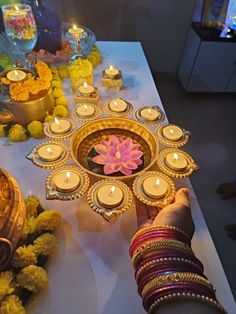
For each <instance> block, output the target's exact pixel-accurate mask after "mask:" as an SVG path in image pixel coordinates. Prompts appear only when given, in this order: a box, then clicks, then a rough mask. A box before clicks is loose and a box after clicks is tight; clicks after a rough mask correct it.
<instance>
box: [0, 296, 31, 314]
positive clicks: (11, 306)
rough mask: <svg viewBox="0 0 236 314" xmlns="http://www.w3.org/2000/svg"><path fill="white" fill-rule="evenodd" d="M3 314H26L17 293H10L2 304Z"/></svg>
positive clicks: (0, 307)
mask: <svg viewBox="0 0 236 314" xmlns="http://www.w3.org/2000/svg"><path fill="white" fill-rule="evenodd" d="M0 313H1V314H26V311H25V309H24V307H23V305H22V301H21V299H20V298H19V297H18V296H17V295H15V294H12V295H9V296H8V297H6V298H5V299H4V300H3V301H2V302H1V304H0Z"/></svg>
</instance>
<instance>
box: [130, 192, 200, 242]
mask: <svg viewBox="0 0 236 314" xmlns="http://www.w3.org/2000/svg"><path fill="white" fill-rule="evenodd" d="M188 194H189V190H188V189H186V188H182V189H180V190H179V191H178V192H177V193H176V195H175V201H174V203H173V204H170V205H168V206H166V207H164V208H163V209H162V210H161V211H160V212H159V213H158V210H157V209H156V208H155V207H150V206H147V205H145V204H143V203H141V202H140V201H139V200H137V199H136V211H137V220H138V229H141V228H145V227H150V226H158V225H171V226H175V227H177V228H179V229H181V230H183V231H185V232H187V234H188V235H189V236H190V237H192V236H193V233H194V223H193V219H192V214H191V209H190V204H189V200H188Z"/></svg>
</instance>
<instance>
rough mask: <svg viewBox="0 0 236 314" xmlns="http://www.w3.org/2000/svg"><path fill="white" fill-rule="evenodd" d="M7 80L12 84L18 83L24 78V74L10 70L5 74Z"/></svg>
mask: <svg viewBox="0 0 236 314" xmlns="http://www.w3.org/2000/svg"><path fill="white" fill-rule="evenodd" d="M7 78H8V80H10V81H12V82H20V81H23V80H24V79H25V78H26V73H25V72H24V71H21V70H12V71H9V72H8V73H7Z"/></svg>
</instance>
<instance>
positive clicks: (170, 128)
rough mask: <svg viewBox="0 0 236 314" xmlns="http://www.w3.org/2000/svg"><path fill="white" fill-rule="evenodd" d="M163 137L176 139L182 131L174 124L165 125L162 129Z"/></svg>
mask: <svg viewBox="0 0 236 314" xmlns="http://www.w3.org/2000/svg"><path fill="white" fill-rule="evenodd" d="M162 133H163V137H164V138H165V139H167V140H169V141H178V140H180V139H181V138H182V136H183V131H182V130H181V128H179V127H178V126H176V125H167V126H165V127H164V128H163V129H162Z"/></svg>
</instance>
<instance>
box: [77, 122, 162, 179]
mask: <svg viewBox="0 0 236 314" xmlns="http://www.w3.org/2000/svg"><path fill="white" fill-rule="evenodd" d="M111 135H116V136H121V137H130V138H131V139H132V140H133V141H134V142H136V143H138V144H139V145H140V150H141V151H142V152H143V159H144V167H143V169H142V170H140V171H139V172H136V173H133V174H131V175H129V176H124V175H123V176H114V175H113V176H112V178H115V179H119V180H123V181H128V180H131V179H134V178H135V177H136V176H137V175H139V174H140V173H143V172H145V171H146V170H148V169H149V168H150V167H151V166H152V165H153V164H154V163H155V161H156V160H157V155H158V149H159V145H158V142H157V139H156V137H155V136H154V134H153V133H152V132H151V131H150V130H149V129H148V128H147V127H145V126H144V125H142V124H140V123H138V122H137V121H134V120H131V119H125V118H119V119H117V118H102V119H98V120H96V121H92V122H89V123H87V124H85V125H83V126H82V127H81V128H79V129H78V130H77V131H76V132H75V133H74V135H73V137H72V138H71V154H72V157H73V159H74V161H75V162H76V163H77V164H78V165H79V167H82V168H83V169H84V170H85V171H86V172H87V173H88V174H89V175H91V176H92V177H94V178H96V179H107V178H109V176H106V175H102V174H97V173H94V172H92V171H91V170H90V169H89V168H88V162H87V157H88V155H89V152H90V151H91V150H92V148H93V147H94V146H95V145H97V144H98V143H100V142H101V141H102V140H106V139H107V138H108V137H109V136H111Z"/></svg>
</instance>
